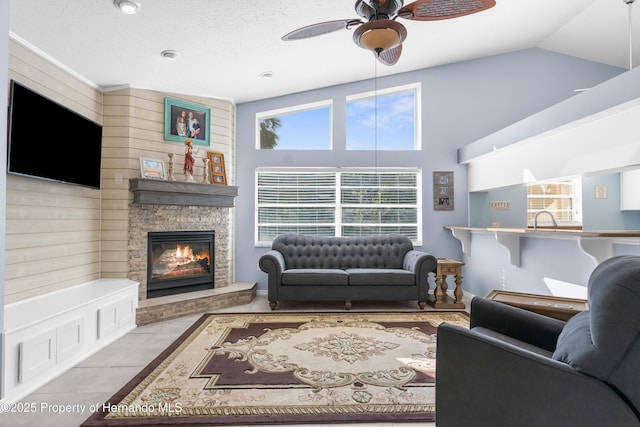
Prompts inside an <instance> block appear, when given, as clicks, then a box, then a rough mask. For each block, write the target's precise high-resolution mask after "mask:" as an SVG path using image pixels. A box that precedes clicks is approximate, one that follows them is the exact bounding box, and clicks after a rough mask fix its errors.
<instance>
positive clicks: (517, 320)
mask: <svg viewBox="0 0 640 427" xmlns="http://www.w3.org/2000/svg"><path fill="white" fill-rule="evenodd" d="M564 325H565V322H563V321H562V320H557V319H552V318H550V317H547V316H543V315H541V314H537V313H533V312H530V311H527V310H523V309H521V308H518V307H512V306H510V305H507V304H503V303H500V302H496V301H491V300H488V299H484V298H478V297H476V298H474V299H472V300H471V321H470V327H471V328H474V327H476V326H481V327H484V328H487V329H490V330H492V331H495V332H499V333H501V334H503V335H507V336H510V337H512V338H515V339H518V340H520V341H524V342H526V343H529V344H531V345H534V346H536V347H540V348H543V349H545V350H547V351H550V352H553V351H554V350H555V349H556V343H557V341H558V335H560V332H562V328H564Z"/></svg>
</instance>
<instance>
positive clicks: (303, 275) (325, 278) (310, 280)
mask: <svg viewBox="0 0 640 427" xmlns="http://www.w3.org/2000/svg"><path fill="white" fill-rule="evenodd" d="M282 284H283V285H345V286H346V285H348V284H349V275H348V274H347V273H346V272H345V271H344V270H337V269H327V268H324V269H323V268H317V269H316V268H314V269H308V268H296V269H292V270H285V271H283V272H282Z"/></svg>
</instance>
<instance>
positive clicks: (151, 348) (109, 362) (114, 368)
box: [0, 295, 469, 427]
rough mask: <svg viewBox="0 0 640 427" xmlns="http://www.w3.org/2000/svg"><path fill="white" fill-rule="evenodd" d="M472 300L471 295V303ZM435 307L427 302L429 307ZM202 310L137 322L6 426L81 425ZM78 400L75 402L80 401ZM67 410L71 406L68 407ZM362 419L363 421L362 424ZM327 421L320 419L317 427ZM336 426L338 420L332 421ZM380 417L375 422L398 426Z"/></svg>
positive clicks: (1, 417) (33, 398)
mask: <svg viewBox="0 0 640 427" xmlns="http://www.w3.org/2000/svg"><path fill="white" fill-rule="evenodd" d="M468 303H469V301H466V300H465V304H466V305H467V307H468V306H469V304H468ZM415 309H417V306H416V303H415V302H388V303H387V302H385V303H366V304H365V303H354V304H353V308H352V311H406V310H415ZM430 309H431V308H430V307H429V306H427V308H426V310H430ZM277 310H278V311H344V305H343V304H342V303H293V302H282V303H280V304H279V305H278V308H277ZM268 311H270V309H269V304H268V302H267V298H266V295H258V296H257V297H256V298H255V299H254V300H253V301H252V302H251V303H249V304H246V305H242V306H236V307H230V308H226V309H222V310H218V312H239V313H242V312H244V313H246V312H268ZM199 317H200V315H199V314H198V315H192V316H186V317H181V318H179V319H174V320H169V321H165V322H159V323H154V324H149V325H144V326H140V327H137V328H136V329H134V330H133V331H131V332H129V333H128V334H127V335H125V336H123V337H122V338H120V339H119V340H117V341H115V342H114V343H112V344H111V345H109V346H107V347H105V348H103V349H102V350H100V351H98V352H97V353H95V354H93V355H92V356H90V357H89V358H87V359H86V360H85V361H83V362H81V363H79V364H78V365H76V366H74V367H73V368H71V369H70V370H69V371H67V372H65V373H64V374H62V375H61V376H59V377H58V378H56V379H54V380H52V381H51V382H49V383H48V384H46V385H44V386H43V387H41V388H40V389H38V390H36V391H35V392H34V393H32V394H30V395H29V396H27V397H26V398H24V399H23V400H22V401H21V402H22V403H28V404H29V407H32V406H33V407H35V408H36V411H35V412H33V413H20V414H14V413H2V414H0V426H1V427H4V426H7V427H9V426H10V427H32V426H40V427H49V426H51V427H77V426H79V425H80V424H81V423H82V422H83V421H84V420H85V419H87V418H88V417H89V415H90V413H89V412H88V409H86V410H85V412H84V413H82V412H81V410H79V409H78V408H81V407H82V406H84V407H85V408H89V407H90V406H91V405H94V406H95V405H102V403H103V402H105V401H107V399H109V398H110V397H111V396H112V395H113V394H114V393H115V392H116V391H117V390H118V389H120V388H121V387H122V386H123V385H124V384H126V383H127V382H128V381H129V380H130V379H131V378H133V377H134V376H135V375H136V374H137V373H138V372H139V371H140V370H141V369H142V368H143V367H145V366H146V365H147V364H148V363H149V362H150V361H151V360H153V359H154V358H155V357H156V356H157V355H158V354H159V353H160V352H161V351H162V350H164V349H165V348H166V347H167V346H168V345H169V344H170V343H171V342H173V341H174V340H175V339H176V338H177V337H178V336H179V335H180V334H181V333H182V332H184V331H185V330H186V329H187V328H188V327H189V326H191V324H192V323H193V322H195V321H196V319H198V318H199ZM74 406H75V407H74ZM64 410H67V412H63V411H64ZM358 425H362V424H358ZM414 425H416V426H417V425H420V426H423V427H424V426H434V425H435V424H434V423H397V424H395V427H411V426H414ZM318 426H321V425H318V424H314V427H318ZM332 426H334V427H335V426H337V425H336V424H332ZM393 426H394V424H393V423H378V424H375V427H393Z"/></svg>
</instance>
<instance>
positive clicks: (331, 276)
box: [258, 234, 437, 310]
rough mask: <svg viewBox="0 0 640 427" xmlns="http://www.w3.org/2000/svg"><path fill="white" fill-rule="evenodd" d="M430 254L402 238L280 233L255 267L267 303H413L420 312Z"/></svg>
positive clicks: (430, 266) (431, 261) (432, 265)
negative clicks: (265, 282)
mask: <svg viewBox="0 0 640 427" xmlns="http://www.w3.org/2000/svg"><path fill="white" fill-rule="evenodd" d="M436 264H437V261H436V258H435V257H434V256H433V255H430V254H427V253H424V252H420V251H416V250H414V249H413V244H412V243H411V240H410V239H409V238H408V237H406V236H403V235H398V234H382V235H372V236H361V237H316V236H305V235H301V234H282V235H280V236H278V237H276V238H275V239H274V240H273V243H272V244H271V250H269V251H268V252H267V253H265V254H264V255H262V256H261V257H260V260H259V262H258V265H259V267H260V269H261V270H262V271H264V272H265V273H267V274H268V279H269V289H268V298H269V305H270V306H271V309H272V310H275V308H276V305H277V303H278V301H344V302H345V308H346V309H347V310H349V309H350V308H351V304H352V301H411V300H417V301H418V306H419V307H420V308H421V309H424V307H425V305H426V302H427V293H428V290H429V284H428V282H427V279H428V275H429V273H430V272H435V270H436Z"/></svg>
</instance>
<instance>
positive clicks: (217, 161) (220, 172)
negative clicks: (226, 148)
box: [207, 151, 227, 185]
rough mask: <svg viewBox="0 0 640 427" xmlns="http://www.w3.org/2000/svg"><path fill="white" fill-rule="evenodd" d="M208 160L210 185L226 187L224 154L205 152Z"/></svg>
mask: <svg viewBox="0 0 640 427" xmlns="http://www.w3.org/2000/svg"><path fill="white" fill-rule="evenodd" d="M207 157H208V158H209V176H210V177H211V183H212V184H218V185H227V172H226V169H225V167H224V154H222V153H215V152H213V151H208V152H207Z"/></svg>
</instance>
